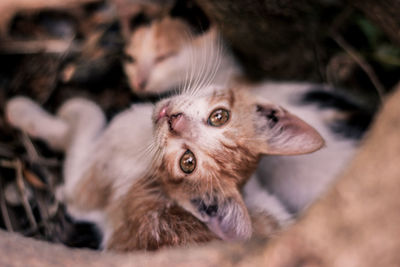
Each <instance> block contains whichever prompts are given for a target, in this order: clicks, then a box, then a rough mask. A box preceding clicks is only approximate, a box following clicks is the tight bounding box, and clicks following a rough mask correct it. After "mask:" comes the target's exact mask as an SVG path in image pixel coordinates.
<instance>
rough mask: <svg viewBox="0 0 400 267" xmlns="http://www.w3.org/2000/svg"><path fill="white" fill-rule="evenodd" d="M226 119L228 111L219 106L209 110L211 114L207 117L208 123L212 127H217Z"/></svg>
mask: <svg viewBox="0 0 400 267" xmlns="http://www.w3.org/2000/svg"><path fill="white" fill-rule="evenodd" d="M228 120H229V111H227V110H226V109H223V108H221V109H216V110H214V111H213V112H211V115H210V117H209V118H208V124H209V125H211V126H214V127H219V126H222V125H224V124H225V123H227V122H228Z"/></svg>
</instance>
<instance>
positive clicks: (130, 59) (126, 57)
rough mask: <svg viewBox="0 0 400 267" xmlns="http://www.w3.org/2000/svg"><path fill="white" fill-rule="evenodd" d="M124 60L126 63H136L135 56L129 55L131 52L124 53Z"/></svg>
mask: <svg viewBox="0 0 400 267" xmlns="http://www.w3.org/2000/svg"><path fill="white" fill-rule="evenodd" d="M122 60H123V61H124V62H125V63H130V64H133V63H135V61H136V60H135V58H134V57H132V56H131V55H129V54H123V55H122Z"/></svg>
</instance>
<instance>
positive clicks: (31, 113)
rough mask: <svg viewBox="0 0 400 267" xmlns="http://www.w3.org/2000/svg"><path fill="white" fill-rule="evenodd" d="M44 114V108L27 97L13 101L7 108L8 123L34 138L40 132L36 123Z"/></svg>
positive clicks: (9, 102)
mask: <svg viewBox="0 0 400 267" xmlns="http://www.w3.org/2000/svg"><path fill="white" fill-rule="evenodd" d="M42 113H43V110H42V108H41V107H40V106H39V105H37V104H36V103H35V102H33V101H32V100H30V99H28V98H26V97H15V98H13V99H11V100H10V101H8V102H7V104H6V108H5V115H6V119H7V121H8V123H9V124H10V125H12V126H13V127H15V128H17V129H20V130H22V131H24V132H26V133H28V134H29V135H30V136H33V137H36V136H37V131H38V129H37V125H36V123H35V121H36V119H37V117H38V116H41V114H42Z"/></svg>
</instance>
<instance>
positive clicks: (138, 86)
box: [135, 79, 147, 91]
mask: <svg viewBox="0 0 400 267" xmlns="http://www.w3.org/2000/svg"><path fill="white" fill-rule="evenodd" d="M146 85H147V79H138V80H137V81H136V82H135V87H136V89H137V90H139V91H144V89H146Z"/></svg>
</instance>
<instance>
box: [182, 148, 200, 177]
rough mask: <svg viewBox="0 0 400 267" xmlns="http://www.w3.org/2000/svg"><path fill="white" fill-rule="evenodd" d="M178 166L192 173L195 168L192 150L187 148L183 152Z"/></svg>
mask: <svg viewBox="0 0 400 267" xmlns="http://www.w3.org/2000/svg"><path fill="white" fill-rule="evenodd" d="M179 164H180V167H181V170H182V171H183V172H184V173H187V174H189V173H192V172H193V171H194V169H195V168H196V157H195V156H194V154H193V152H192V151H190V150H189V149H188V150H186V151H185V153H183V155H182V157H181V159H180V162H179Z"/></svg>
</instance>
